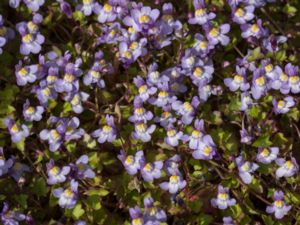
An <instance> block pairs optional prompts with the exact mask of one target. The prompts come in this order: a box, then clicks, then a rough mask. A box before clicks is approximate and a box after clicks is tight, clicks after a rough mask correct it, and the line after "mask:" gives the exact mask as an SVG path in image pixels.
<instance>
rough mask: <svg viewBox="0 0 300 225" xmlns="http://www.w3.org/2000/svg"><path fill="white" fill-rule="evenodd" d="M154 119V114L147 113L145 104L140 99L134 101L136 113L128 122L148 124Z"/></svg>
mask: <svg viewBox="0 0 300 225" xmlns="http://www.w3.org/2000/svg"><path fill="white" fill-rule="evenodd" d="M152 118H153V114H152V112H151V111H147V110H146V109H145V108H144V107H143V102H142V100H141V99H140V98H139V97H136V98H135V99H134V112H133V115H132V116H130V117H129V118H128V120H129V121H130V122H132V123H135V122H144V123H146V122H147V121H148V120H151V119H152Z"/></svg>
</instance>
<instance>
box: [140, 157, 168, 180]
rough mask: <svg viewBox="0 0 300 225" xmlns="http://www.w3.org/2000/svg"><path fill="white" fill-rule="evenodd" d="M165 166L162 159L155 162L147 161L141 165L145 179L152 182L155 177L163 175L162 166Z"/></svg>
mask: <svg viewBox="0 0 300 225" xmlns="http://www.w3.org/2000/svg"><path fill="white" fill-rule="evenodd" d="M162 167H163V162H162V161H156V162H154V163H145V162H143V165H141V174H142V177H143V179H144V180H145V181H147V182H152V181H153V180H154V179H158V178H160V177H161V171H160V170H161V168H162Z"/></svg>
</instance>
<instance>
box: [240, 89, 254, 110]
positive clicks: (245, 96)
mask: <svg viewBox="0 0 300 225" xmlns="http://www.w3.org/2000/svg"><path fill="white" fill-rule="evenodd" d="M252 105H253V99H252V98H251V96H250V94H249V92H243V93H242V94H241V106H240V110H241V111H246V110H248V109H249V107H250V106H252Z"/></svg>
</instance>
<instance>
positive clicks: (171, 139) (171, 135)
mask: <svg viewBox="0 0 300 225" xmlns="http://www.w3.org/2000/svg"><path fill="white" fill-rule="evenodd" d="M187 139H188V137H187V136H186V135H184V134H183V132H182V131H177V130H176V129H175V128H174V127H168V128H167V136H166V137H165V138H164V142H165V143H166V144H168V145H171V146H173V147H176V146H178V144H179V140H182V141H186V140H187Z"/></svg>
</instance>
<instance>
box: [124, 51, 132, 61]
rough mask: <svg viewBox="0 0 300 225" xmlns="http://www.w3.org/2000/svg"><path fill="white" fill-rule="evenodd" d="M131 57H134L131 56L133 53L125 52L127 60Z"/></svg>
mask: <svg viewBox="0 0 300 225" xmlns="http://www.w3.org/2000/svg"><path fill="white" fill-rule="evenodd" d="M131 56H132V55H131V52H130V51H125V52H124V57H125V58H127V59H131Z"/></svg>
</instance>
